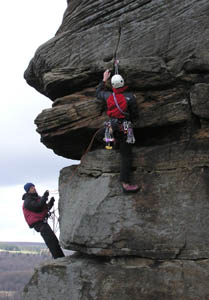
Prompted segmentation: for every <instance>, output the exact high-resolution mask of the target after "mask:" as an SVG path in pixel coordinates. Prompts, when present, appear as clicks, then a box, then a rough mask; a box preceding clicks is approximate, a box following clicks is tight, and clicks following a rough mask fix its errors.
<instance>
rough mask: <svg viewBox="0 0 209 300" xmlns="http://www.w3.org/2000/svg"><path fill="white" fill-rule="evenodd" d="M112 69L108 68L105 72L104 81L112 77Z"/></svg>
mask: <svg viewBox="0 0 209 300" xmlns="http://www.w3.org/2000/svg"><path fill="white" fill-rule="evenodd" d="M110 74H111V73H110V71H109V70H108V69H107V70H106V71H105V72H104V74H103V81H104V82H106V81H107V80H108V79H109V78H110Z"/></svg>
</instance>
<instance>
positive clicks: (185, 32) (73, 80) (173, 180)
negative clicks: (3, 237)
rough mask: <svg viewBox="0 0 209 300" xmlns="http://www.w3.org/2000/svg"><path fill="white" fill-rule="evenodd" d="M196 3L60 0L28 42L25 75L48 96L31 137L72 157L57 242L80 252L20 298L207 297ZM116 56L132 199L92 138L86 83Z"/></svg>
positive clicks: (204, 103) (208, 66)
mask: <svg viewBox="0 0 209 300" xmlns="http://www.w3.org/2000/svg"><path fill="white" fill-rule="evenodd" d="M208 9H209V6H208V1H207V0H200V1H195V0H188V1H181V0H174V1H163V0H161V1H152V0H140V1H139V0H133V1H118V0H115V1H109V0H103V1H101V0H95V1H90V0H88V1H81V0H71V1H69V3H68V7H67V9H66V11H65V14H64V18H63V22H62V24H61V26H60V28H59V29H58V31H57V33H56V35H55V37H54V38H52V39H51V40H49V41H48V42H46V43H45V44H44V45H42V46H40V47H39V48H38V50H37V52H36V54H35V56H34V58H33V59H32V60H31V62H30V64H29V66H28V68H27V70H26V71H25V78H26V80H27V82H28V84H30V85H32V86H33V87H34V88H36V89H37V90H38V91H39V92H41V93H43V94H44V95H46V96H48V97H49V98H50V99H52V101H53V104H52V108H50V109H46V110H44V111H43V112H41V113H40V114H39V116H37V118H36V120H35V123H36V125H37V131H38V132H39V133H40V135H41V141H42V142H43V143H44V144H45V145H46V146H47V147H49V148H51V149H53V150H54V152H55V153H56V154H58V155H62V156H64V157H67V158H71V159H81V158H82V160H81V164H80V165H79V167H75V166H71V167H66V168H64V169H63V170H62V171H61V173H60V179H59V192H60V201H59V210H60V241H61V244H62V246H63V247H64V248H66V249H70V250H75V251H78V252H79V253H83V255H81V254H80V255H78V254H77V255H75V256H74V257H68V258H65V259H58V260H56V261H55V262H49V263H48V264H46V265H44V266H41V267H40V268H39V269H38V270H37V271H36V272H35V274H34V276H33V278H32V279H31V281H30V282H29V284H28V285H27V286H26V288H25V292H24V299H29V298H30V299H58V298H60V297H62V299H70V300H106V299H108V300H109V299H113V300H117V299H122V300H125V299H130V298H131V299H132V300H135V299H136V300H138V299H144V300H154V299H157V300H161V299H162V300H166V299H179V300H194V299H195V300H204V299H205V300H208V298H209V290H208V276H209V262H208V259H209V250H208V249H209V248H208V242H209V233H208V227H209V217H208V211H209V201H208V196H209V184H208V183H209V150H208V149H209V139H208V138H209V109H208V108H209V104H208V103H209V102H208V100H209V83H208V79H209V54H208V43H209V19H208ZM116 56H117V58H118V59H119V61H120V63H119V72H120V74H121V75H123V76H124V78H125V80H126V83H127V84H128V85H129V87H130V89H131V90H132V91H134V93H135V94H136V98H137V105H138V110H139V116H140V117H139V120H138V122H137V124H136V128H135V136H136V140H137V142H136V144H135V146H134V162H133V172H132V176H133V178H132V179H133V181H135V182H139V183H140V186H141V189H140V191H139V192H138V193H137V194H135V195H132V196H126V195H124V194H123V193H122V190H121V187H120V184H119V180H118V178H119V168H120V157H119V153H118V152H117V151H114V150H111V151H108V150H104V149H102V148H103V145H101V143H100V142H99V139H98V138H97V135H96V137H95V139H94V140H92V137H93V136H94V134H95V133H96V132H97V130H98V129H99V128H101V127H102V126H103V122H104V120H105V119H106V116H105V114H104V113H103V112H102V108H101V104H100V103H99V102H98V101H97V100H96V98H95V88H96V85H97V84H98V83H99V81H100V80H101V79H102V73H103V71H104V70H105V69H106V68H110V69H112V68H113V65H114V58H115V57H116ZM90 142H93V144H92V146H91V151H87V148H88V146H89V144H90ZM88 150H89V149H88ZM55 287H56V288H55ZM69 295H70V296H69ZM69 297H70V298H69Z"/></svg>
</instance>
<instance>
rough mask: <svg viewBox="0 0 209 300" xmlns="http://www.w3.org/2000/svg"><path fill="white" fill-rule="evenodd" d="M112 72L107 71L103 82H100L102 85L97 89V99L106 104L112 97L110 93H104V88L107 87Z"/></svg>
mask: <svg viewBox="0 0 209 300" xmlns="http://www.w3.org/2000/svg"><path fill="white" fill-rule="evenodd" d="M110 74H111V73H110V71H109V70H106V71H105V72H104V73H103V80H102V81H101V82H100V84H99V85H98V87H97V89H96V97H97V99H99V100H102V101H104V102H105V104H106V100H107V99H108V97H109V96H110V94H111V93H110V92H108V91H104V87H105V83H106V82H107V80H108V79H109V78H110Z"/></svg>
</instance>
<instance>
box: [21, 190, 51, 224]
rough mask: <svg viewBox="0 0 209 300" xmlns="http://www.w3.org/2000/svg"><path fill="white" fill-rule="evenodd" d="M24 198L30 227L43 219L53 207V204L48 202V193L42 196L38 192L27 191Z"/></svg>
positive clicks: (24, 212)
mask: <svg viewBox="0 0 209 300" xmlns="http://www.w3.org/2000/svg"><path fill="white" fill-rule="evenodd" d="M22 199H23V200H24V203H23V207H22V208H23V214H24V217H25V220H26V222H27V223H28V225H29V227H33V226H34V225H35V223H37V222H40V221H43V220H44V219H45V218H46V216H47V214H48V211H49V210H50V209H51V207H52V204H49V205H48V204H46V201H47V200H48V194H46V193H44V195H43V196H42V197H40V196H39V195H38V194H37V193H25V194H24V195H23V197H22Z"/></svg>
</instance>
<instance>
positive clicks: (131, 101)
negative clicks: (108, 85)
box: [96, 81, 139, 122]
mask: <svg viewBox="0 0 209 300" xmlns="http://www.w3.org/2000/svg"><path fill="white" fill-rule="evenodd" d="M104 88H105V84H104V81H102V82H100V84H99V85H98V87H97V89H96V97H97V99H98V100H100V101H101V102H102V109H103V110H107V100H108V98H109V97H110V96H111V95H112V94H113V92H110V91H105V90H104ZM117 90H119V89H117ZM117 90H116V91H115V92H116V93H117ZM121 94H122V95H124V97H125V98H126V101H127V106H128V109H127V111H128V113H129V118H127V117H126V119H130V120H131V121H132V122H136V121H137V120H138V117H139V115H138V108H137V104H136V98H135V97H134V95H133V93H131V92H126V91H124V92H122V93H121Z"/></svg>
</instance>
